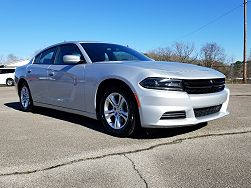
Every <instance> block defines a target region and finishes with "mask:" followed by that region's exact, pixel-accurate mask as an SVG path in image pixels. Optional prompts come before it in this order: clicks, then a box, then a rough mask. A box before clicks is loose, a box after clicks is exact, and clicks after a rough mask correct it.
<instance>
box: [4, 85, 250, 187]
mask: <svg viewBox="0 0 251 188" xmlns="http://www.w3.org/2000/svg"><path fill="white" fill-rule="evenodd" d="M229 88H230V90H231V97H230V104H229V111H230V113H231V115H229V116H228V117H225V118H222V119H219V120H215V121H212V122H209V123H208V124H200V125H196V126H190V127H184V128H176V129H159V130H142V131H141V134H138V135H136V136H135V137H133V138H116V137H113V136H110V135H108V134H106V132H105V131H104V129H103V127H102V126H101V124H100V123H99V122H97V121H94V120H91V119H88V118H85V117H82V116H78V115H73V114H68V113H63V112H59V111H55V110H49V109H45V108H39V109H38V110H37V111H36V113H25V112H22V111H20V106H19V104H18V98H17V95H16V91H15V88H14V87H0V187H8V188H9V187H251V110H250V107H251V85H229Z"/></svg>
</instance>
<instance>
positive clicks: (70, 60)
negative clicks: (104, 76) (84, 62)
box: [63, 55, 81, 64]
mask: <svg viewBox="0 0 251 188" xmlns="http://www.w3.org/2000/svg"><path fill="white" fill-rule="evenodd" d="M63 61H64V63H65V64H78V63H79V62H80V61H81V59H80V57H79V56H77V55H64V56H63Z"/></svg>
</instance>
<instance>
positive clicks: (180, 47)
mask: <svg viewBox="0 0 251 188" xmlns="http://www.w3.org/2000/svg"><path fill="white" fill-rule="evenodd" d="M173 46H174V58H175V60H176V61H180V62H184V63H192V62H193V61H195V60H196V59H197V55H193V54H194V53H195V46H194V44H190V43H184V42H175V43H174V45H173Z"/></svg>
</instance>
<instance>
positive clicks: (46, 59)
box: [34, 48, 57, 64]
mask: <svg viewBox="0 0 251 188" xmlns="http://www.w3.org/2000/svg"><path fill="white" fill-rule="evenodd" d="M56 51H57V48H50V49H48V50H46V51H44V52H42V53H40V54H39V55H37V56H36V58H35V61H34V63H35V64H53V63H54V59H55V56H56Z"/></svg>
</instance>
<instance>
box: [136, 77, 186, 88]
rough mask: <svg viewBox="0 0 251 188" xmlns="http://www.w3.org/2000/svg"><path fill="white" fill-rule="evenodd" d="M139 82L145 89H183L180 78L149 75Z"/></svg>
mask: <svg viewBox="0 0 251 188" xmlns="http://www.w3.org/2000/svg"><path fill="white" fill-rule="evenodd" d="M139 84H140V85H141V86H142V87H144V88H147V89H159V90H169V91H183V86H182V80H178V79H170V78H157V77H149V78H146V79H144V80H143V81H141V82H140V83H139Z"/></svg>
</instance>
